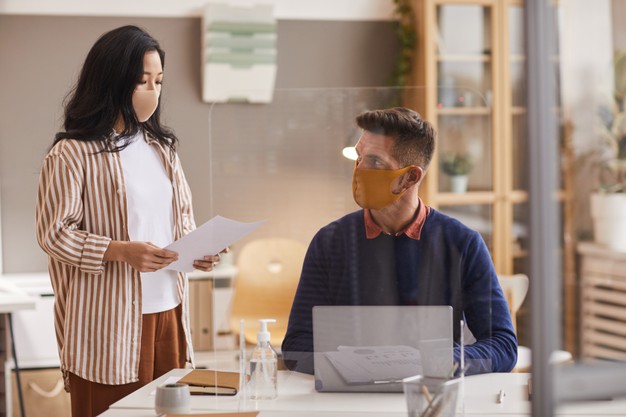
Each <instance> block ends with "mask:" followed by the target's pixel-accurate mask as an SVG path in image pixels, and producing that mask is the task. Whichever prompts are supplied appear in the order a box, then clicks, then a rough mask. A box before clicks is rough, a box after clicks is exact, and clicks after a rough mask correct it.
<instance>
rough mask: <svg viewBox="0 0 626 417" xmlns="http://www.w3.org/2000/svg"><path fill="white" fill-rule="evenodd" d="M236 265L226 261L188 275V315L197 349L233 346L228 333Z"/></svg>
mask: <svg viewBox="0 0 626 417" xmlns="http://www.w3.org/2000/svg"><path fill="white" fill-rule="evenodd" d="M236 275H237V268H236V267H235V266H234V265H232V264H231V263H230V261H227V262H225V263H224V264H223V265H221V266H219V267H218V268H216V269H215V270H213V271H211V272H202V271H194V272H191V273H189V274H187V276H188V277H189V315H190V326H191V339H192V343H193V347H194V350H196V351H207V350H213V349H215V350H230V349H234V347H235V345H234V342H235V339H234V337H233V335H232V334H230V333H229V330H230V327H229V325H228V323H229V315H230V304H231V299H232V294H233V286H232V283H233V280H234V279H235V276H236Z"/></svg>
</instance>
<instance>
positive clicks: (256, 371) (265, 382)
mask: <svg viewBox="0 0 626 417" xmlns="http://www.w3.org/2000/svg"><path fill="white" fill-rule="evenodd" d="M259 322H260V323H261V331H260V332H258V333H257V345H256V347H255V348H254V350H253V351H252V357H251V358H250V381H249V382H248V395H249V397H250V399H253V400H271V399H274V398H276V396H277V390H276V379H277V374H278V360H277V355H276V352H275V351H274V349H273V348H272V346H271V345H270V332H268V331H267V323H276V320H274V319H261V320H259Z"/></svg>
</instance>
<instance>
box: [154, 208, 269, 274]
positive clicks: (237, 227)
mask: <svg viewBox="0 0 626 417" xmlns="http://www.w3.org/2000/svg"><path fill="white" fill-rule="evenodd" d="M265 222H266V220H261V221H258V222H253V223H243V222H238V221H236V220H232V219H227V218H225V217H222V216H215V217H213V218H212V219H211V220H209V221H208V222H206V223H204V224H203V225H202V226H200V227H198V228H196V230H194V231H193V232H191V233H189V234H187V235H185V236H183V237H182V238H180V239H178V240H177V241H176V242H174V243H172V244H171V245H169V246H167V247H165V249H169V250H172V251H174V252H178V260H177V261H176V262H172V263H171V264H169V265H168V266H167V267H166V268H165V269H171V270H174V271H181V272H191V271H193V270H194V267H193V261H194V260H196V259H202V258H203V257H204V256H207V255H215V254H218V253H220V252H221V251H222V250H224V249H226V248H227V247H228V246H230V245H232V244H233V243H235V242H236V241H238V240H239V239H241V238H243V237H244V236H246V235H248V234H249V233H251V232H252V231H254V230H256V229H257V228H258V227H259V226H261V225H262V224H264V223H265Z"/></svg>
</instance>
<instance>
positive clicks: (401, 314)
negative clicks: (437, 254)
mask: <svg viewBox="0 0 626 417" xmlns="http://www.w3.org/2000/svg"><path fill="white" fill-rule="evenodd" d="M313 348H314V360H315V386H316V389H317V390H318V391H331V392H341V391H359V392H372V391H380V392H386V391H402V383H401V382H402V379H403V378H406V377H410V376H414V375H424V376H426V377H433V378H445V377H447V376H449V374H450V371H451V370H452V364H453V329H452V307H450V306H316V307H314V308H313Z"/></svg>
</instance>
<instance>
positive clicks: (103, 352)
mask: <svg viewBox="0 0 626 417" xmlns="http://www.w3.org/2000/svg"><path fill="white" fill-rule="evenodd" d="M148 142H149V143H150V144H151V145H152V146H156V147H157V149H158V150H159V155H160V156H161V159H162V161H163V164H164V166H165V169H166V172H167V174H168V176H169V178H170V179H171V181H172V187H173V192H174V199H173V201H172V204H173V209H174V210H173V211H174V224H175V228H176V230H175V231H174V237H175V239H179V238H180V237H182V236H184V235H185V234H187V233H189V232H190V231H191V230H193V229H194V228H195V223H194V220H193V210H192V207H191V192H190V190H189V185H188V184H187V181H186V179H185V176H184V173H183V171H182V167H181V164H180V161H179V159H178V156H177V154H176V153H175V152H172V151H170V150H169V149H168V148H167V147H164V146H162V145H161V144H159V143H158V142H157V141H156V140H153V139H148ZM100 148H101V144H100V143H92V142H83V141H77V140H63V141H60V142H59V143H57V144H56V145H55V146H54V147H53V148H52V149H51V150H50V152H49V153H48V154H47V155H46V157H45V158H44V161H43V165H42V169H41V173H40V177H39V188H38V192H37V207H36V222H37V241H38V242H39V245H40V246H41V248H42V249H43V250H44V251H45V252H46V253H47V254H48V256H49V258H48V259H49V260H48V269H49V272H50V278H51V280H52V287H53V289H54V297H55V306H54V324H55V330H56V336H57V344H58V349H59V356H60V359H61V369H62V370H63V372H64V374H65V375H66V383H67V382H68V378H67V372H71V373H74V374H76V375H78V376H80V377H81V378H83V379H86V380H88V381H92V382H97V383H100V384H109V385H120V384H128V383H131V382H136V381H137V380H138V369H139V353H140V348H141V323H142V317H141V311H142V310H141V279H140V275H139V272H138V271H136V270H134V269H133V268H132V267H131V266H130V265H129V264H126V263H122V262H105V261H104V260H103V258H104V253H105V252H106V250H107V247H108V245H109V242H110V241H111V240H120V241H128V240H129V237H128V231H127V210H126V195H125V188H124V177H123V172H122V166H121V162H120V157H119V154H118V153H108V152H99V151H100ZM177 288H178V292H179V296H180V298H181V300H183V305H182V312H183V314H182V321H183V328H184V329H185V336H186V339H187V360H189V361H191V362H192V364H193V350H192V347H191V332H190V328H189V305H188V300H189V297H188V283H187V278H186V276H185V275H184V274H182V273H181V274H179V276H178V286H177Z"/></svg>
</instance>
